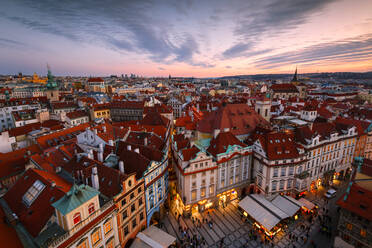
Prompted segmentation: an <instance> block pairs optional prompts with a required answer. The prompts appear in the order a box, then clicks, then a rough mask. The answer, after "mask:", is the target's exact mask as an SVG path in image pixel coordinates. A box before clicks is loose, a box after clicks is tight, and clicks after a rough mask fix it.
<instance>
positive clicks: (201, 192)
mask: <svg viewBox="0 0 372 248" xmlns="http://www.w3.org/2000/svg"><path fill="white" fill-rule="evenodd" d="M205 192H206V190H205V188H201V190H200V198H203V197H205Z"/></svg>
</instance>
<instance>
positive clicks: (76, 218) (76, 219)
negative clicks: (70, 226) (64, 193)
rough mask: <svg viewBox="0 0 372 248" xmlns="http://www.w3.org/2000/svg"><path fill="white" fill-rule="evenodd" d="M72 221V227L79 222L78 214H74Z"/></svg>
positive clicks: (79, 216)
mask: <svg viewBox="0 0 372 248" xmlns="http://www.w3.org/2000/svg"><path fill="white" fill-rule="evenodd" d="M73 220H74V225H76V224H78V223H79V222H80V221H81V215H80V213H76V214H74V217H73Z"/></svg>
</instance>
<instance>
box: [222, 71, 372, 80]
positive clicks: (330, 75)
mask: <svg viewBox="0 0 372 248" xmlns="http://www.w3.org/2000/svg"><path fill="white" fill-rule="evenodd" d="M291 77H293V74H256V75H236V76H225V77H221V78H222V79H251V80H265V79H272V80H277V79H288V78H291ZM301 77H306V78H313V79H315V78H316V79H324V80H327V79H334V80H337V79H338V80H347V79H364V80H366V79H367V80H368V79H370V80H372V71H370V72H324V73H304V74H299V78H301Z"/></svg>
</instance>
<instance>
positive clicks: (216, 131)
mask: <svg viewBox="0 0 372 248" xmlns="http://www.w3.org/2000/svg"><path fill="white" fill-rule="evenodd" d="M219 133H220V129H215V130H214V131H213V137H214V138H217V135H218V134H219Z"/></svg>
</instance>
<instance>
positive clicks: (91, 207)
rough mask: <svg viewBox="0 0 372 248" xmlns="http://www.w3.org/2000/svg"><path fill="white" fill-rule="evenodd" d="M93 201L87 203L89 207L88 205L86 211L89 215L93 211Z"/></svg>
mask: <svg viewBox="0 0 372 248" xmlns="http://www.w3.org/2000/svg"><path fill="white" fill-rule="evenodd" d="M94 210H95V209H94V203H93V202H92V203H91V204H89V207H88V213H89V215H91V214H92V213H94Z"/></svg>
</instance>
